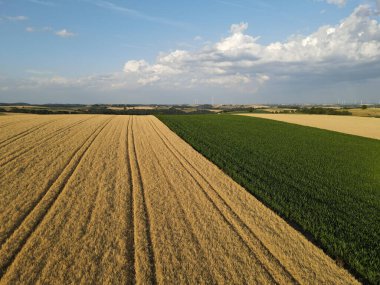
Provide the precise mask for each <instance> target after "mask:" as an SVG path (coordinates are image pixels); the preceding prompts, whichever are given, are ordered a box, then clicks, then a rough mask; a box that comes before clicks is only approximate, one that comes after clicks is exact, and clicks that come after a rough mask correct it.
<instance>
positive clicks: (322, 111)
mask: <svg viewBox="0 0 380 285" xmlns="http://www.w3.org/2000/svg"><path fill="white" fill-rule="evenodd" d="M296 113H303V114H318V115H344V116H350V115H352V113H351V112H349V111H347V110H339V109H332V108H321V107H312V108H300V109H297V110H296Z"/></svg>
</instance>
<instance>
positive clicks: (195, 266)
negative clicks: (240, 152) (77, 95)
mask: <svg viewBox="0 0 380 285" xmlns="http://www.w3.org/2000/svg"><path fill="white" fill-rule="evenodd" d="M186 117H187V116H186ZM215 118H217V115H215ZM227 127H228V126H227ZM242 166H244V165H242ZM237 167H240V166H239V165H237ZM0 189H1V191H0V284H36V283H37V284H134V283H137V284H223V283H224V284H225V283H229V284H310V283H313V284H342V285H343V284H357V283H358V282H357V281H356V280H355V279H354V278H353V277H352V276H351V275H349V274H348V273H347V271H345V270H344V269H342V268H340V267H339V266H338V265H336V264H335V262H334V261H333V260H332V259H331V258H329V257H328V256H326V255H325V254H324V253H323V252H322V250H320V249H318V248H317V247H315V246H314V245H313V244H311V243H310V242H308V241H307V240H306V239H305V238H304V237H303V236H302V235H301V234H300V233H298V232H297V231H295V230H294V229H293V228H291V227H290V226H289V225H288V224H286V223H285V222H284V220H283V219H281V218H280V217H279V216H277V215H276V214H275V213H274V212H273V211H271V210H269V209H268V208H267V207H265V206H264V205H263V204H262V203H261V202H259V201H258V200H257V199H255V198H254V197H253V196H252V195H250V194H249V193H248V192H247V191H245V190H244V189H243V188H241V187H240V186H239V185H238V184H237V183H236V182H234V181H233V180H232V179H230V178H229V177H228V176H226V175H225V174H224V173H223V172H222V171H220V170H219V169H218V168H217V167H216V166H215V165H213V164H212V163H210V162H209V161H208V160H206V159H205V158H204V157H203V156H202V155H200V154H199V153H197V152H196V151H195V150H194V149H192V147H191V146H189V145H188V144H187V143H185V142H184V141H183V140H181V139H180V138H179V137H178V136H177V135H175V134H174V133H173V132H171V131H170V130H169V129H168V128H167V127H166V126H165V125H164V124H162V123H161V122H160V121H159V120H158V119H157V118H155V117H152V116H107V115H95V116H91V115H49V116H37V115H10V116H1V118H0ZM370 237H371V236H369V238H370Z"/></svg>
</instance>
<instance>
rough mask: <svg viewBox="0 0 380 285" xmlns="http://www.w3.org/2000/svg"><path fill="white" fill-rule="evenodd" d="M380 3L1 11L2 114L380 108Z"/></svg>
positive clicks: (207, 2)
mask: <svg viewBox="0 0 380 285" xmlns="http://www.w3.org/2000/svg"><path fill="white" fill-rule="evenodd" d="M379 19H380V0H364V1H363V0H291V1H283V0H268V1H264V0H235V1H234V0H192V1H190V0H184V1H174V0H165V1H158V0H146V1H144V0H140V1H137V0H131V1H127V0H124V1H122V0H0V39H1V40H0V102H6V103H10V102H27V103H119V104H128V103H130V104H138V103H141V104H194V103H198V104H208V103H211V102H214V103H215V104H293V103H322V104H335V103H345V104H351V103H360V102H364V103H380V92H379V90H380V25H379Z"/></svg>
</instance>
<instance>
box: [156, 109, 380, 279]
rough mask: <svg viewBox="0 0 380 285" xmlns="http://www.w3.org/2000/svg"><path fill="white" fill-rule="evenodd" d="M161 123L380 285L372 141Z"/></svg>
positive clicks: (260, 127) (270, 126) (276, 125)
mask: <svg viewBox="0 0 380 285" xmlns="http://www.w3.org/2000/svg"><path fill="white" fill-rule="evenodd" d="M160 118H161V119H162V120H163V121H164V122H165V123H166V124H167V125H168V126H169V127H170V128H171V129H173V130H175V131H176V132H177V133H178V134H179V135H180V136H181V137H182V138H184V139H186V140H187V141H188V142H189V143H191V144H192V145H193V147H194V148H195V149H196V150H198V151H200V152H201V153H202V154H204V155H205V156H206V157H208V158H209V159H210V160H212V161H213V162H215V163H216V164H217V165H218V166H219V167H220V168H221V169H223V170H224V171H225V172H226V173H228V174H229V175H231V177H233V178H234V179H235V181H238V182H239V183H240V184H241V185H243V186H244V187H245V188H246V189H247V190H249V191H250V192H251V193H253V194H254V195H255V196H257V197H258V198H260V199H261V200H262V201H264V202H265V203H266V204H267V205H269V206H270V207H272V208H273V209H275V210H276V211H277V212H278V213H280V214H281V215H283V216H284V217H286V218H287V219H288V220H289V221H290V222H292V223H294V222H295V226H296V227H297V228H300V229H301V230H304V231H305V232H306V234H308V235H309V237H310V236H311V237H312V238H314V241H316V243H317V244H319V245H321V246H322V247H323V248H324V249H325V250H326V251H328V252H329V254H330V255H331V256H333V257H334V258H336V259H337V260H339V261H340V262H344V263H345V264H346V266H348V267H349V268H350V269H351V270H353V272H356V274H358V275H359V276H361V277H362V278H364V279H365V280H367V281H368V282H371V283H377V282H378V280H379V278H380V276H379V271H378V269H377V268H378V267H379V266H378V265H376V264H378V263H379V262H380V259H379V255H378V254H377V252H379V242H378V241H379V226H378V225H379V222H380V217H379V213H380V208H379V206H380V204H379V194H380V192H379V189H380V188H379V186H380V176H379V173H380V164H379V163H378V161H379V159H380V153H379V150H380V147H379V142H378V141H377V140H373V139H367V138H362V137H357V136H349V135H345V134H339V133H336V132H329V131H325V130H320V129H315V128H308V127H302V126H296V125H291V124H286V123H281V122H276V121H270V120H263V119H257V118H245V117H241V116H223V115H220V116H217V117H216V116H189V117H180V116H160ZM169 141H172V139H170V140H169ZM279 141H280V142H281V143H279ZM221 142H223V143H221ZM182 153H183V152H182ZM348 154H349V155H348ZM197 169H198V171H199V172H200V173H202V174H203V173H204V171H205V170H203V169H202V167H199V164H197ZM198 179H199V178H198ZM199 181H200V180H199ZM216 189H219V187H217V188H216ZM221 196H222V197H224V199H225V200H229V197H228V196H223V195H222V193H221ZM241 217H242V220H244V221H245V222H247V219H248V220H249V218H248V217H247V216H241ZM243 217H244V218H243ZM250 228H251V229H252V230H253V229H255V227H250ZM260 236H262V235H260ZM271 251H272V250H271ZM285 262H286V261H281V263H282V264H284V263H285ZM297 280H298V279H297Z"/></svg>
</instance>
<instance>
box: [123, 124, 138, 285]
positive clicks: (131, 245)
mask: <svg viewBox="0 0 380 285" xmlns="http://www.w3.org/2000/svg"><path fill="white" fill-rule="evenodd" d="M131 128H132V117H128V125H127V134H126V155H127V156H126V157H125V160H126V165H127V171H128V172H129V176H128V184H129V187H130V197H129V207H128V208H129V213H127V219H128V220H129V225H130V226H131V227H130V229H129V231H130V235H131V237H132V238H130V239H127V247H128V249H127V250H126V252H127V253H128V252H130V253H131V254H129V256H127V258H128V259H129V260H131V264H133V266H132V267H131V268H129V271H130V272H129V273H130V274H129V275H128V276H131V277H130V278H131V283H133V284H136V283H137V280H136V258H135V255H136V252H135V250H136V249H135V242H136V241H135V240H136V230H135V217H134V211H135V209H134V189H133V188H134V187H133V179H132V165H131V163H132V162H131V160H132V157H131V155H130V153H129V142H130V138H129V136H130V135H131ZM128 241H129V242H128ZM127 255H128V254H127Z"/></svg>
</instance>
